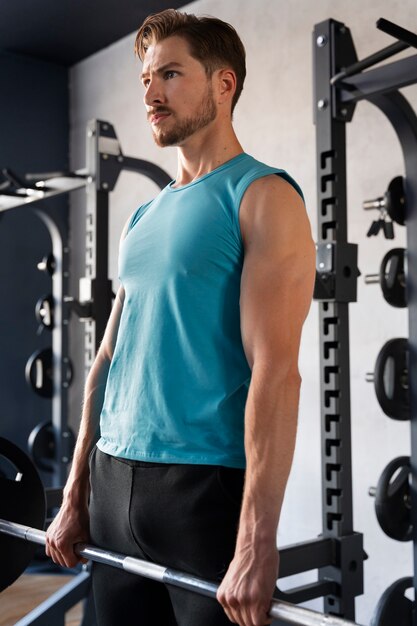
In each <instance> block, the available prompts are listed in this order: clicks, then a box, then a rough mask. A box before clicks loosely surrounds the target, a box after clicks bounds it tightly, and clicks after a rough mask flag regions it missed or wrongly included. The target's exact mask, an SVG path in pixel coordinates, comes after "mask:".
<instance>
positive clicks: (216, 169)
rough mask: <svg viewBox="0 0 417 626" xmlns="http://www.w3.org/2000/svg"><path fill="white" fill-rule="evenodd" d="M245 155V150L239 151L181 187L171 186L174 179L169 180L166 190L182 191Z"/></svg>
mask: <svg viewBox="0 0 417 626" xmlns="http://www.w3.org/2000/svg"><path fill="white" fill-rule="evenodd" d="M247 156H248V154H246V152H240V153H239V154H237V155H236V156H235V157H233V158H231V159H229V160H228V161H225V162H224V163H222V164H221V165H219V167H216V168H215V169H214V170H211V171H210V172H207V174H203V175H202V176H200V177H199V178H196V179H195V180H192V181H191V182H190V183H187V184H186V185H182V186H181V187H173V186H172V185H174V184H175V180H171V182H169V183H168V185H167V186H166V190H167V191H170V192H171V193H173V192H174V191H182V190H183V189H188V187H192V186H193V185H197V184H198V183H200V182H201V181H203V180H205V179H206V178H208V177H209V176H212V175H213V174H217V173H218V172H220V171H222V170H224V169H227V168H228V167H231V166H232V165H234V164H235V163H236V162H237V161H240V160H241V159H243V158H244V157H247Z"/></svg>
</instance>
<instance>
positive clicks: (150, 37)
mask: <svg viewBox="0 0 417 626" xmlns="http://www.w3.org/2000/svg"><path fill="white" fill-rule="evenodd" d="M173 35H177V36H178V37H183V38H184V39H185V40H186V41H187V42H188V45H189V46H190V52H191V56H192V57H194V58H195V59H197V60H198V61H200V63H201V64H202V66H203V67H204V69H205V71H206V74H207V76H208V77H209V78H210V77H211V76H212V75H213V72H214V71H215V70H217V69H220V68H221V67H223V66H224V65H226V66H228V67H231V68H232V70H234V72H235V74H236V91H235V93H234V95H233V99H232V113H233V110H234V108H235V106H236V103H237V101H238V100H239V97H240V94H241V93H242V89H243V83H244V80H245V76H246V64H245V57H246V54H245V48H244V45H243V43H242V41H241V40H240V37H239V35H238V34H237V32H236V30H235V29H234V28H233V26H231V25H230V24H227V22H223V21H222V20H219V19H217V18H216V17H205V16H204V17H197V16H196V15H193V14H192V13H182V12H180V11H176V10H175V9H166V10H165V11H161V12H160V13H155V14H152V15H149V16H148V17H147V18H146V20H145V21H144V22H143V24H142V26H141V27H140V29H139V31H138V33H137V35H136V39H135V54H136V55H137V56H138V57H139V58H140V60H141V61H143V59H144V57H145V54H146V51H147V49H148V47H149V46H150V45H152V44H155V43H157V42H159V41H162V40H163V39H167V38H168V37H172V36H173Z"/></svg>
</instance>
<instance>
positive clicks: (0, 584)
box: [0, 437, 358, 626]
mask: <svg viewBox="0 0 417 626" xmlns="http://www.w3.org/2000/svg"><path fill="white" fill-rule="evenodd" d="M2 457H3V459H5V460H6V461H7V462H8V466H6V467H4V465H3V466H2V467H1V470H2V471H1V472H0V511H4V510H7V511H8V514H9V515H11V516H13V515H14V512H13V511H16V513H15V515H16V517H20V518H21V519H20V521H22V519H26V520H27V519H32V518H33V519H37V520H39V512H40V511H42V509H43V510H44V509H45V495H44V492H42V493H41V494H40V495H39V493H40V488H41V486H42V483H41V480H40V477H39V474H38V473H37V470H36V468H35V466H34V465H33V463H31V461H30V459H29V458H28V456H27V455H26V454H25V453H24V452H23V451H22V450H21V449H20V448H18V447H17V446H15V445H14V444H12V443H11V442H10V441H7V440H6V439H3V438H1V437H0V459H1V458H2ZM15 472H17V473H15ZM23 495H25V496H26V498H27V503H26V506H25V502H22V501H21V500H20V498H19V496H23ZM40 523H41V524H42V523H44V522H40ZM0 539H1V541H0V548H1V550H0V551H1V553H2V554H3V556H4V557H5V558H4V559H2V568H3V570H1V569H0V591H1V590H3V589H5V588H6V587H7V586H9V585H10V584H12V582H13V581H14V580H16V579H17V578H18V576H19V575H20V574H21V573H23V571H24V570H25V569H26V567H27V565H28V564H29V562H30V561H31V559H32V557H33V551H32V550H29V551H27V550H26V549H25V548H24V546H25V545H27V544H26V543H25V544H22V545H23V549H19V546H18V542H16V539H20V540H23V541H24V542H29V543H31V544H40V545H43V546H45V544H46V533H45V532H44V531H43V530H40V529H38V528H32V527H31V526H27V525H26V524H21V523H18V522H17V521H10V520H6V519H2V518H0ZM74 550H75V553H76V554H78V555H79V556H81V557H83V558H86V559H89V560H91V561H94V562H97V563H103V564H104V565H109V566H111V567H116V568H118V569H122V570H124V571H125V572H129V573H131V574H135V575H137V576H143V577H145V578H150V579H151V580H155V581H158V582H161V583H165V584H168V585H173V586H176V587H181V588H183V589H188V590H189V591H192V592H195V593H198V594H200V595H204V596H208V597H210V598H216V594H217V589H218V587H217V585H216V584H215V583H213V582H209V581H207V580H204V579H201V578H197V577H195V576H192V575H191V574H187V573H185V572H181V571H178V570H174V569H171V568H169V567H165V566H163V565H158V564H156V563H151V562H148V561H144V560H141V559H138V558H135V557H130V556H126V555H124V554H119V553H116V552H111V551H109V550H106V549H103V548H99V547H96V546H93V545H88V544H85V543H78V544H76V545H75V546H74ZM14 555H16V558H15V559H14ZM6 568H9V571H7V569H6ZM269 615H270V617H272V618H275V619H278V620H281V621H283V622H285V623H286V624H294V625H298V626H349V625H350V626H355V625H354V622H351V621H347V620H345V619H343V618H340V617H337V616H334V615H326V614H324V613H320V612H318V611H313V610H311V609H306V608H303V607H299V606H296V605H294V604H291V603H289V602H283V601H281V600H279V601H277V600H272V601H271V607H270V611H269ZM356 626H358V625H356Z"/></svg>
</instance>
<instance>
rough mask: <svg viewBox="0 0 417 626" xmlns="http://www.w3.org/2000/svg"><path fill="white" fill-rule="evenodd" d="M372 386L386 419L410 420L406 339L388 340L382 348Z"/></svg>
mask: <svg viewBox="0 0 417 626" xmlns="http://www.w3.org/2000/svg"><path fill="white" fill-rule="evenodd" d="M374 384H375V393H376V397H377V398H378V402H379V404H380V405H381V409H382V410H383V411H384V413H385V414H386V415H388V417H392V418H393V419H395V420H408V419H410V402H409V390H408V340H407V339H403V338H399V339H390V340H389V341H387V343H386V344H384V345H383V346H382V348H381V350H380V352H379V354H378V357H377V360H376V363H375V371H374Z"/></svg>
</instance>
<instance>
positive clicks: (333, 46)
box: [313, 19, 417, 626]
mask: <svg viewBox="0 0 417 626" xmlns="http://www.w3.org/2000/svg"><path fill="white" fill-rule="evenodd" d="M377 26H378V28H381V30H385V31H386V32H390V33H392V34H394V33H395V35H396V36H400V35H403V36H404V41H405V42H406V43H405V44H404V41H399V42H397V43H395V44H393V45H392V46H390V47H389V48H385V49H383V50H381V51H380V52H377V53H375V54H374V55H371V57H368V58H367V59H366V60H364V61H362V62H358V60H357V56H356V52H355V48H354V45H353V40H352V37H351V34H350V31H349V29H348V28H347V27H346V26H345V25H344V24H342V23H340V22H337V21H335V20H331V19H330V20H326V21H324V22H321V23H320V24H317V25H316V26H315V28H314V33H313V49H314V103H313V105H314V111H315V124H316V143H317V190H318V196H317V197H318V204H317V209H318V243H317V252H318V254H317V280H316V288H315V298H316V299H317V300H319V308H320V368H321V370H320V372H321V376H320V378H321V416H322V475H323V506H322V511H323V536H324V537H333V538H337V539H338V540H339V541H341V542H342V543H344V544H345V541H346V540H347V539H350V540H351V541H354V537H355V535H354V534H352V533H353V528H352V485H351V437H350V388H349V378H350V376H349V341H348V339H349V318H348V303H349V302H354V301H355V300H356V280H357V276H358V275H359V271H358V269H357V266H356V253H355V252H354V248H353V246H352V244H348V243H347V206H346V157H345V155H346V138H345V125H346V123H347V122H350V121H351V120H352V118H353V114H354V110H355V106H356V103H357V102H358V101H359V100H364V99H366V100H368V101H369V102H372V103H373V104H374V105H375V106H377V107H378V108H379V109H380V110H381V111H382V112H383V113H384V114H385V115H386V116H387V118H388V119H389V121H390V122H391V124H392V125H393V127H394V129H395V131H396V133H397V136H398V139H399V141H400V144H401V147H402V150H403V155H404V161H405V194H406V201H407V215H406V227H407V245H408V250H407V260H408V271H407V293H408V306H409V308H408V311H409V349H410V361H409V387H410V405H411V449H412V452H411V463H412V476H413V478H412V481H413V482H412V498H411V500H412V519H413V525H414V537H413V539H414V571H415V572H417V496H416V486H417V482H416V479H417V380H416V376H415V374H414V375H413V373H415V372H417V258H416V257H417V174H416V172H417V117H416V114H415V112H414V110H413V109H412V108H411V106H410V104H409V103H408V102H407V100H406V99H405V98H404V96H403V95H402V94H400V93H399V92H398V89H400V88H401V87H404V86H406V85H410V84H414V83H416V82H417V55H414V56H412V57H408V58H406V59H402V60H400V61H396V62H394V63H390V64H386V65H384V66H382V67H379V68H374V69H371V70H368V71H367V72H363V73H357V72H359V71H360V70H361V69H365V68H368V67H370V66H372V65H374V64H376V63H378V62H379V61H381V60H382V59H385V58H387V57H388V56H392V55H393V54H395V53H397V52H399V51H400V50H403V49H405V48H406V47H408V46H409V45H415V41H416V36H415V35H414V34H413V33H410V32H409V31H405V29H400V28H399V27H396V25H395V24H392V23H389V22H387V21H386V20H379V22H378V23H377ZM346 251H348V254H346ZM356 537H357V539H356V544H359V543H360V542H361V541H362V536H361V535H356ZM345 545H347V544H345ZM346 556H347V559H346V560H344V559H342V560H341V562H340V564H339V565H338V566H336V567H333V568H321V569H320V578H321V579H325V580H328V579H329V578H332V579H333V580H337V581H339V582H340V588H339V593H338V594H337V595H336V596H335V595H330V596H326V598H325V611H327V610H328V611H331V612H333V613H336V614H338V615H342V616H344V617H347V618H350V619H353V618H354V598H355V596H356V595H358V594H359V593H362V586H363V580H362V579H363V565H362V560H361V559H354V560H351V559H350V558H349V556H348V554H347V553H346ZM414 580H415V583H414V586H415V589H417V579H416V574H415V579H414ZM413 620H414V621H413V624H414V626H417V614H416V615H415V616H414V617H413Z"/></svg>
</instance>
